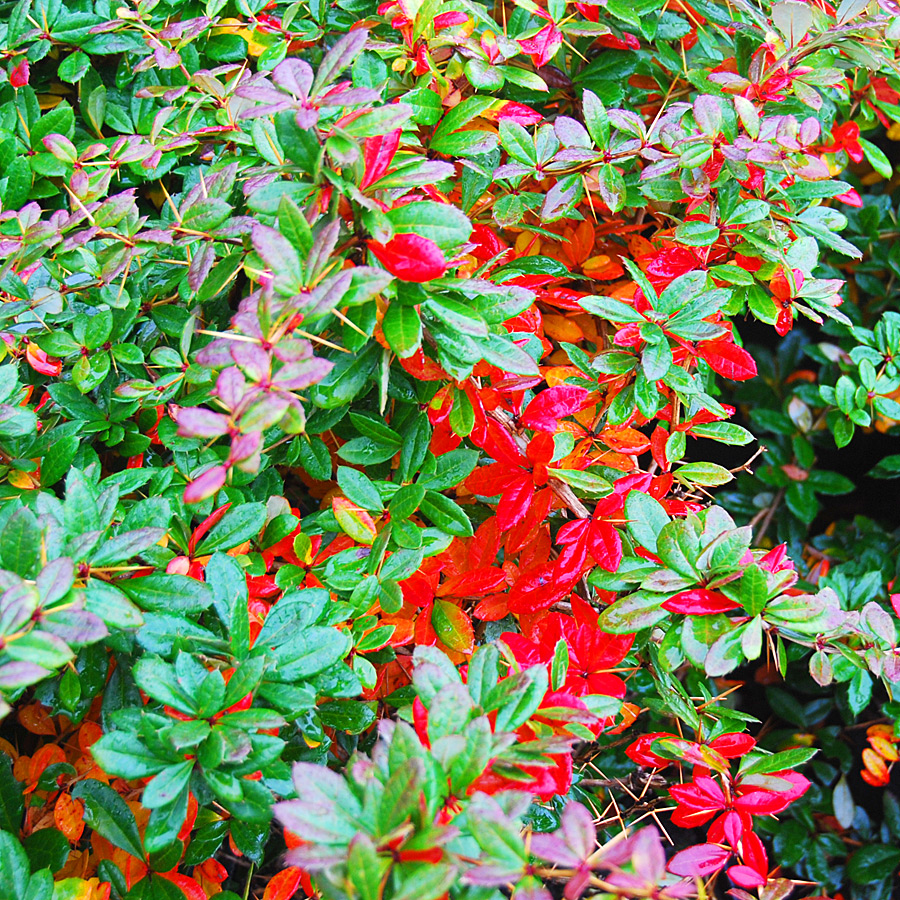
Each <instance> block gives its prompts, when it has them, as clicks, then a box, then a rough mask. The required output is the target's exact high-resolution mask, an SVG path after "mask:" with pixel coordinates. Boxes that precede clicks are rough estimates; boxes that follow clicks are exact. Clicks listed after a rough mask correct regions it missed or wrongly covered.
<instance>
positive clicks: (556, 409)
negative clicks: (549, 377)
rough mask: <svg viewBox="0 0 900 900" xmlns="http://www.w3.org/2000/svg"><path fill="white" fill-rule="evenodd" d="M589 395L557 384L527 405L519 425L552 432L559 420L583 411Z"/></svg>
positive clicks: (581, 389) (557, 426) (581, 390)
mask: <svg viewBox="0 0 900 900" xmlns="http://www.w3.org/2000/svg"><path fill="white" fill-rule="evenodd" d="M588 397H590V393H589V392H588V391H587V390H585V389H584V388H582V387H574V386H573V385H568V384H558V385H556V386H555V387H551V388H547V389H546V390H544V391H541V392H540V393H539V394H538V395H537V396H536V397H535V398H534V400H532V401H531V403H529V404H528V406H527V408H526V409H525V412H524V414H523V415H522V417H521V418H520V419H519V424H520V425H521V426H522V427H524V428H533V429H534V430H535V431H550V432H554V431H556V430H557V429H558V428H559V420H560V419H561V418H563V417H564V416H571V415H573V414H574V413H577V412H578V411H579V410H581V409H583V408H584V406H585V402H586V401H587V399H588Z"/></svg>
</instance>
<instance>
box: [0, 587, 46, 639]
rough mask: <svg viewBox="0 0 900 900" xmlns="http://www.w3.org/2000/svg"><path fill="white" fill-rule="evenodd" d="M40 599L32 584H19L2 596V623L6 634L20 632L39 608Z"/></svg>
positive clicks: (0, 617) (0, 614) (0, 618)
mask: <svg viewBox="0 0 900 900" xmlns="http://www.w3.org/2000/svg"><path fill="white" fill-rule="evenodd" d="M39 602H40V597H39V595H38V592H37V590H36V589H35V588H34V587H33V586H32V585H30V584H26V583H25V582H18V583H16V584H14V585H13V586H12V587H11V588H9V589H8V590H6V591H4V592H3V596H0V623H2V626H3V633H4V634H13V633H14V632H16V631H18V630H19V629H20V628H21V627H22V626H23V625H24V624H25V623H26V622H27V621H28V620H29V619H30V618H31V617H32V615H33V614H34V612H35V610H37V608H38V603H39Z"/></svg>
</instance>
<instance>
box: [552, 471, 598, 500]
mask: <svg viewBox="0 0 900 900" xmlns="http://www.w3.org/2000/svg"><path fill="white" fill-rule="evenodd" d="M550 476H551V477H552V478H556V479H557V480H559V481H562V482H564V483H565V484H568V485H570V486H571V487H574V488H578V490H580V491H583V492H584V493H586V494H590V496H592V497H605V496H607V494H611V493H612V491H613V486H612V484H611V483H610V482H609V481H607V479H605V478H602V477H601V476H600V475H597V474H595V473H594V472H591V471H590V470H587V471H582V470H579V469H551V470H550Z"/></svg>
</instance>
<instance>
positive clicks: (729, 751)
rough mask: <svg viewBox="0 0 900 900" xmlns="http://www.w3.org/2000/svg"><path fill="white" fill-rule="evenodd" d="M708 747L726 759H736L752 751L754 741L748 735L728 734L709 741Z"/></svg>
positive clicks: (754, 744)
mask: <svg viewBox="0 0 900 900" xmlns="http://www.w3.org/2000/svg"><path fill="white" fill-rule="evenodd" d="M709 746H710V747H712V749H713V750H715V751H716V752H717V753H720V754H721V755H722V756H724V757H725V758H726V759H737V758H738V757H741V756H743V755H744V754H745V753H748V752H749V751H750V750H752V749H753V748H754V747H755V746H756V740H755V739H754V738H752V737H750V735H749V734H737V733H729V734H723V735H722V736H721V737H717V738H716V739H715V740H714V741H710V744H709Z"/></svg>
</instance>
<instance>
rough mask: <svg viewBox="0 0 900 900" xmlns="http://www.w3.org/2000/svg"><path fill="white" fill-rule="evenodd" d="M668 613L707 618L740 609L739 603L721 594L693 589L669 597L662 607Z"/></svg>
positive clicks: (702, 589) (704, 589) (703, 589)
mask: <svg viewBox="0 0 900 900" xmlns="http://www.w3.org/2000/svg"><path fill="white" fill-rule="evenodd" d="M662 608H663V609H667V610H668V611H669V612H673V613H681V614H682V615H686V616H709V615H712V614H713V613H722V612H728V611H729V610H731V609H738V608H740V603H735V602H734V600H729V599H728V598H727V597H726V596H724V595H723V594H719V593H717V592H716V591H708V590H706V588H694V589H692V590H690V591H681V592H679V593H677V594H675V596H674V597H669V599H668V600H666V601H665V603H663V605H662Z"/></svg>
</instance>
